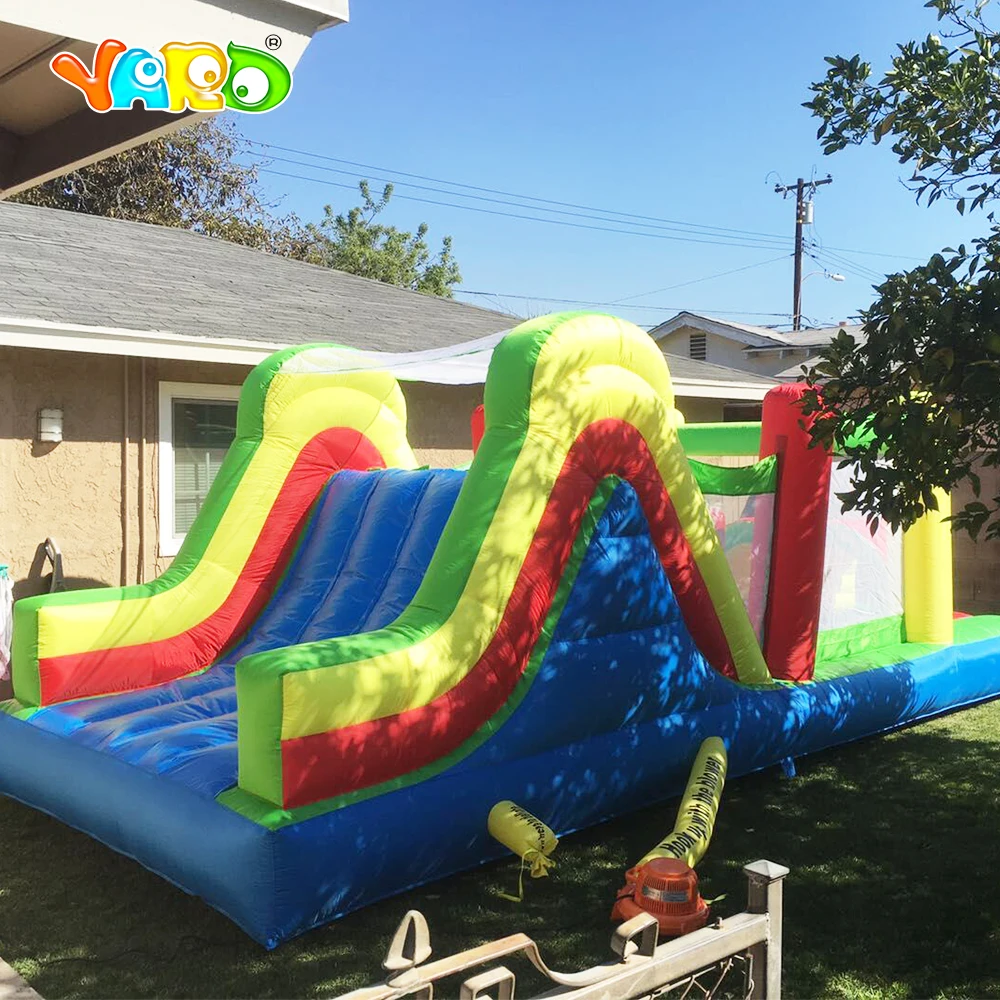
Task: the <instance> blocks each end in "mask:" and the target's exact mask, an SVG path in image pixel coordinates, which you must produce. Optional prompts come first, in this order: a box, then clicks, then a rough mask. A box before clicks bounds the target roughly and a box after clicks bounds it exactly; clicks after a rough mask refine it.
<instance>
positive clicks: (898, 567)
mask: <svg viewBox="0 0 1000 1000" xmlns="http://www.w3.org/2000/svg"><path fill="white" fill-rule="evenodd" d="M853 475H854V469H853V468H852V467H850V466H849V467H847V468H845V469H838V468H837V467H836V464H835V465H834V468H833V475H832V477H831V482H830V513H829V521H828V522H827V529H826V552H825V555H824V562H823V598H822V602H821V605H820V618H819V627H820V630H821V631H825V630H827V629H834V628H843V627H845V626H847V625H858V624H860V623H862V622H869V621H875V620H877V619H879V618H890V617H894V616H899V615H902V613H903V536H902V532H896V533H893V532H892V531H891V530H890V528H889V526H888V525H887V524H886V523H885V522H884V521H883V522H879V526H878V530H877V531H876V532H875V534H874V535H872V533H871V531H870V530H869V527H868V524H867V523H866V521H865V519H864V517H863V516H862V515H861V514H859V513H857V512H856V511H848V512H847V513H843V512H842V511H841V502H840V500H838V499H837V494H838V493H844V492H846V491H847V490H849V489H850V488H851V479H852V477H853Z"/></svg>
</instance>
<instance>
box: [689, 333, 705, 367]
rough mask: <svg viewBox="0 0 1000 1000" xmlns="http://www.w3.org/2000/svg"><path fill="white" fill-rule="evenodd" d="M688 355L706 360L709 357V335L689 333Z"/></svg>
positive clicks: (695, 358) (698, 359)
mask: <svg viewBox="0 0 1000 1000" xmlns="http://www.w3.org/2000/svg"><path fill="white" fill-rule="evenodd" d="M688 357H690V358H693V359H694V360H695V361H704V360H705V359H706V358H707V357H708V337H707V335H706V334H704V333H692V334H689V335H688Z"/></svg>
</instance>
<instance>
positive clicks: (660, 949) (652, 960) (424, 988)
mask: <svg viewBox="0 0 1000 1000" xmlns="http://www.w3.org/2000/svg"><path fill="white" fill-rule="evenodd" d="M743 871H744V874H745V875H746V877H747V908H746V910H745V911H744V912H743V913H737V914H735V915H734V916H731V917H725V918H724V919H719V920H716V921H715V922H714V923H712V924H710V925H709V926H708V927H704V928H702V929H701V930H698V931H694V932H693V933H692V934H686V935H684V937H680V938H676V939H674V940H671V941H666V942H664V943H662V944H661V943H660V942H659V940H658V934H659V928H658V926H657V923H656V919H655V918H654V917H652V916H650V915H649V914H645V913H644V914H640V915H639V916H637V917H634V918H633V919H632V920H629V921H627V922H626V923H624V924H622V925H621V926H620V927H618V928H617V929H616V930H615V932H614V934H612V936H611V951H612V953H613V954H614V956H615V957H614V960H613V961H610V962H606V963H604V964H603V965H597V966H594V967H593V968H590V969H584V970H583V971H582V972H573V973H560V972H554V971H553V970H551V969H549V968H548V966H547V965H546V964H545V962H544V961H543V960H542V956H541V954H540V953H539V951H538V946H537V945H536V944H535V942H534V941H533V940H532V939H531V938H530V937H528V936H527V935H526V934H511V935H510V936H509V937H505V938H500V939H499V940H497V941H490V942H488V943H486V944H482V945H479V946H478V947H477V948H471V949H469V950H468V951H463V952H459V953H458V954H456V955H450V956H448V957H447V958H439V959H436V960H435V961H433V962H431V961H428V959H429V958H430V956H431V944H430V931H429V929H428V927H427V921H426V920H425V919H424V917H423V915H422V914H421V913H419V912H418V911H417V910H411V911H410V912H409V913H407V914H406V916H405V917H404V918H403V922H402V923H401V924H400V925H399V929H398V930H397V931H396V934H395V936H394V937H393V940H392V944H391V945H390V947H389V952H388V954H387V955H386V958H385V961H384V962H383V963H382V966H383V968H384V969H385V970H386V972H387V973H388V978H387V979H386V980H385V982H384V983H381V984H379V985H377V986H368V987H365V988H364V989H360V990H355V991H354V992H352V993H348V994H346V995H345V996H344V997H342V998H341V1000H396V998H398V997H416V998H419V1000H433V997H434V984H435V983H440V982H441V981H442V980H445V979H451V978H453V977H458V976H463V975H464V974H466V973H472V974H471V975H468V976H466V978H464V980H463V981H462V982H461V986H460V987H459V994H458V995H459V998H460V1000H487V998H489V1000H513V998H514V987H515V976H514V973H513V972H511V970H510V969H509V968H507V966H506V965H503V964H500V963H502V962H503V960H505V959H508V958H510V957H512V956H516V955H522V956H523V957H525V958H527V959H528V961H529V962H531V964H532V965H533V966H534V967H535V968H536V969H537V970H538V971H539V972H540V973H542V975H543V976H545V977H546V978H548V979H549V980H550V981H551V982H552V983H553V984H554V985H553V988H552V989H551V990H548V991H547V992H545V993H543V994H540V997H539V1000H540V998H541V997H547V998H559V1000H629V998H642V997H660V996H668V997H671V998H685V1000H686V998H691V997H695V998H705V997H711V998H716V997H717V998H723V997H727V998H728V997H745V998H747V1000H777V998H779V997H780V996H781V895H782V882H783V880H784V878H785V876H786V875H787V874H788V869H787V868H785V867H783V866H782V865H776V864H774V863H773V862H770V861H756V862H754V863H753V864H752V865H747V866H746V867H745V868H744V869H743ZM483 966H489V967H488V968H485V969H483V970H482V971H479V972H474V971H473V970H475V969H479V968H481V967H483ZM451 995H454V994H451Z"/></svg>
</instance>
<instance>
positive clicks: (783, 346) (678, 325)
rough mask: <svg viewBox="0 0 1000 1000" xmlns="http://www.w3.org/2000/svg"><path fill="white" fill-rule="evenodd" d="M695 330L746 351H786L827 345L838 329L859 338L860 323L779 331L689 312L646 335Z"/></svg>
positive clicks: (860, 337)
mask: <svg viewBox="0 0 1000 1000" xmlns="http://www.w3.org/2000/svg"><path fill="white" fill-rule="evenodd" d="M688 328H690V329H692V330H698V331H701V332H703V333H714V334H716V335H717V336H719V337H725V338H726V339H727V340H732V341H736V342H737V343H740V344H743V345H744V346H743V349H744V350H746V351H753V352H754V353H757V352H759V351H782V350H785V351H787V350H788V349H789V348H792V349H793V350H802V349H808V348H819V347H823V346H825V345H826V344H829V343H830V341H831V340H833V338H834V337H835V336H836V335H837V334H838V333H839V332H840V331H841V330H846V331H847V332H848V333H850V334H853V336H854V337H855V339H856V340H860V339H862V334H861V331H862V329H863V328H862V327H861V326H860V325H853V326H852V325H846V324H845V325H841V326H827V327H822V328H818V329H812V330H790V331H784V332H779V331H778V330H771V329H769V328H768V327H766V326H750V325H748V324H746V323H734V322H732V321H731V320H725V319H715V318H714V317H712V316H701V315H699V314H698V313H693V312H679V313H678V314H677V315H676V316H674V317H673V318H672V319H668V320H667V321H666V322H665V323H661V324H660V325H659V326H656V327H653V329H652V330H650V331H649V335H650V336H651V337H652V338H653V339H654V340H662V339H663V338H664V337H666V336H668V335H669V334H671V333H673V332H674V331H675V330H680V329H688Z"/></svg>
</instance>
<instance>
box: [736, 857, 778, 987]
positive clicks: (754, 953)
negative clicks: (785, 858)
mask: <svg viewBox="0 0 1000 1000" xmlns="http://www.w3.org/2000/svg"><path fill="white" fill-rule="evenodd" d="M743 873H744V874H745V875H746V877H747V912H748V913H763V914H766V915H767V918H768V934H767V940H766V941H764V942H762V943H761V944H758V945H754V946H753V948H751V949H750V955H751V958H752V960H753V989H752V990H749V991H748V992H747V997H748V998H751V1000H780V997H781V922H782V919H783V915H782V899H781V896H782V882H783V881H784V879H785V876H786V875H787V874H788V869H787V868H786V867H785V866H784V865H776V864H775V863H774V862H773V861H755V862H754V863H753V864H752V865H747V866H746V867H745V868H744V869H743Z"/></svg>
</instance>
